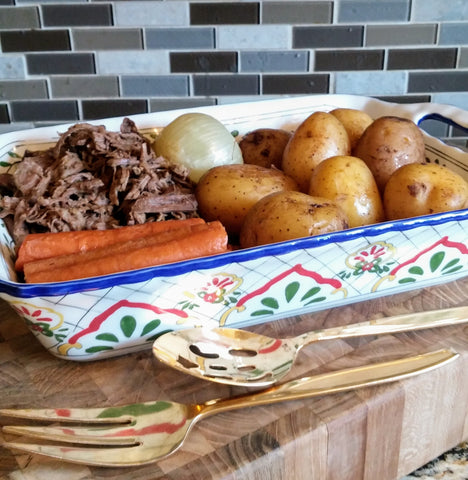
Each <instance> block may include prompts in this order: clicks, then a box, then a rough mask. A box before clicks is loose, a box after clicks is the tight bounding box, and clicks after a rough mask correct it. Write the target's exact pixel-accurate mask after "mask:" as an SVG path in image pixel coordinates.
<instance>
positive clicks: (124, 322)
mask: <svg viewBox="0 0 468 480" xmlns="http://www.w3.org/2000/svg"><path fill="white" fill-rule="evenodd" d="M136 324H137V322H136V320H135V317H133V316H132V315H125V316H124V317H122V318H121V320H120V328H121V330H122V332H123V334H124V335H125V336H126V337H127V338H130V337H131V336H132V335H133V333H134V332H135V328H136Z"/></svg>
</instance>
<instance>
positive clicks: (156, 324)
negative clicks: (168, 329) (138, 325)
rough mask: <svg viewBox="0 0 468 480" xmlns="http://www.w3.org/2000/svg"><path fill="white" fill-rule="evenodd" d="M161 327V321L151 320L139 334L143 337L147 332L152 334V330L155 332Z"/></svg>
mask: <svg viewBox="0 0 468 480" xmlns="http://www.w3.org/2000/svg"><path fill="white" fill-rule="evenodd" d="M159 325H161V320H159V319H156V320H151V322H148V323H147V324H146V325H145V326H144V327H143V330H142V332H141V336H142V337H144V336H145V335H146V334H148V333H149V332H152V331H153V330H156V328H158V327H159Z"/></svg>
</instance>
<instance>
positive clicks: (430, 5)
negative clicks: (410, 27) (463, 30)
mask: <svg viewBox="0 0 468 480" xmlns="http://www.w3.org/2000/svg"><path fill="white" fill-rule="evenodd" d="M411 20H412V21H413V22H415V23H417V22H427V21H444V20H451V21H452V20H453V21H455V22H459V21H461V20H468V2H467V1H466V0H450V1H441V0H412V5H411Z"/></svg>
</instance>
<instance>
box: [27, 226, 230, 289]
mask: <svg viewBox="0 0 468 480" xmlns="http://www.w3.org/2000/svg"><path fill="white" fill-rule="evenodd" d="M226 251H227V233H226V230H225V229H224V227H223V225H222V224H221V223H220V222H218V221H214V222H210V223H206V224H205V223H203V224H198V225H192V226H188V227H184V228H178V229H176V230H173V231H168V232H164V233H162V234H160V235H157V236H154V237H142V238H139V239H136V240H130V241H127V242H120V243H117V244H113V245H110V246H107V247H100V248H96V249H94V250H90V251H86V252H79V253H73V254H70V255H61V256H59V257H54V258H50V259H45V260H37V261H33V262H28V263H26V264H25V265H24V274H25V279H26V281H27V282H28V283H45V282H61V281H67V280H73V279H78V278H87V277H95V276H100V275H107V274H110V273H117V272H122V271H126V270H135V269H138V268H145V267H150V266H154V265H162V264H166V263H172V262H178V261H182V260H188V259H192V258H198V257H204V256H208V255H214V254H217V253H224V252H226Z"/></svg>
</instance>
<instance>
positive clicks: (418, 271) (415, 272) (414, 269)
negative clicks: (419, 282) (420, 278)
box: [408, 266, 424, 275]
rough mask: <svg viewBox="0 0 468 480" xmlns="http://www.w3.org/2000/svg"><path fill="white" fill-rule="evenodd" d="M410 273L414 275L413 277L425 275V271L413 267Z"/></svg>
mask: <svg viewBox="0 0 468 480" xmlns="http://www.w3.org/2000/svg"><path fill="white" fill-rule="evenodd" d="M408 272H409V273H412V274H413V275H424V270H423V269H422V268H421V267H418V266H415V267H411V268H410V269H409V270H408Z"/></svg>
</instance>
